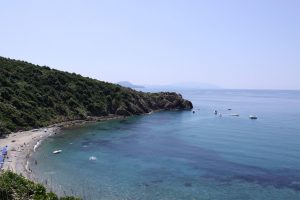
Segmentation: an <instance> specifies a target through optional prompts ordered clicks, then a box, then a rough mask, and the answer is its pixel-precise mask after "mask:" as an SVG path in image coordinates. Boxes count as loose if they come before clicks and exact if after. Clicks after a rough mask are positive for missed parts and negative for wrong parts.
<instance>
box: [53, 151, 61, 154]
mask: <svg viewBox="0 0 300 200" xmlns="http://www.w3.org/2000/svg"><path fill="white" fill-rule="evenodd" d="M61 152H62V150H55V151H53V153H54V154H58V153H61Z"/></svg>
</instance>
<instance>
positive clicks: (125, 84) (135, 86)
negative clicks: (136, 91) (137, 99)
mask: <svg viewBox="0 0 300 200" xmlns="http://www.w3.org/2000/svg"><path fill="white" fill-rule="evenodd" d="M117 84H119V85H121V86H123V87H129V88H144V86H142V85H134V84H132V83H130V82H129V81H120V82H117Z"/></svg>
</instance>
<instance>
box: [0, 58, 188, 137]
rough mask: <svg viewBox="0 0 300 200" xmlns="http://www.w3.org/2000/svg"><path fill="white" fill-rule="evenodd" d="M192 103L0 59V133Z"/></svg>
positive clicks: (177, 97)
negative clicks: (91, 117) (89, 117)
mask: <svg viewBox="0 0 300 200" xmlns="http://www.w3.org/2000/svg"><path fill="white" fill-rule="evenodd" d="M192 107H193V106H192V103H191V102H189V101H187V100H184V99H183V98H182V96H181V95H179V94H176V93H143V92H138V91H135V90H132V89H130V88H124V87H122V86H120V85H116V84H111V83H107V82H102V81H98V80H95V79H91V78H86V77H82V76H81V75H78V74H74V73H68V72H62V71H58V70H55V69H50V68H49V67H45V66H38V65H34V64H31V63H28V62H24V61H18V60H13V59H8V58H3V57H0V135H1V134H6V133H9V132H11V131H17V130H23V129H29V128H37V127H42V126H47V125H50V124H53V123H57V122H62V121H67V120H75V119H86V118H87V117H88V116H107V115H110V114H114V115H123V116H129V115H139V114H143V113H148V112H151V111H154V110H160V109H166V110H168V109H191V108H192Z"/></svg>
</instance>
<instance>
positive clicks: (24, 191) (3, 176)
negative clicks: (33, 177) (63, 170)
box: [0, 171, 79, 200]
mask: <svg viewBox="0 0 300 200" xmlns="http://www.w3.org/2000/svg"><path fill="white" fill-rule="evenodd" d="M0 199H1V200H21V199H22V200H25V199H26V200H28V199H33V200H79V199H78V198H75V197H61V198H58V197H57V195H56V194H54V193H53V192H49V193H47V192H46V188H45V187H44V186H42V185H41V184H36V183H34V182H32V181H30V180H28V179H26V178H24V177H23V176H20V175H17V174H15V173H13V172H10V171H5V172H3V173H1V172H0Z"/></svg>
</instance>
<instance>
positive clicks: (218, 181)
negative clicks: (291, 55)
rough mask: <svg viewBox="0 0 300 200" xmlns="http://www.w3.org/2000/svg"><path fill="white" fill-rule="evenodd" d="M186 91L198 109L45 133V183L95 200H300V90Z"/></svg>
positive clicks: (39, 171) (40, 159) (41, 163)
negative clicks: (216, 112) (58, 132)
mask: <svg viewBox="0 0 300 200" xmlns="http://www.w3.org/2000/svg"><path fill="white" fill-rule="evenodd" d="M180 92H181V93H182V94H183V96H184V98H186V99H189V100H191V101H192V102H193V104H194V111H195V113H194V114H193V112H191V111H163V112H156V113H153V114H150V115H143V116H135V117H130V118H127V119H122V120H112V121H106V122H97V123H92V124H88V125H84V126H81V127H73V128H68V129H64V130H63V131H62V132H63V133H62V134H59V135H55V136H53V137H50V138H48V139H46V140H45V141H44V142H43V144H42V145H41V146H40V148H39V150H38V151H37V152H36V153H35V154H34V155H33V157H32V161H33V160H37V165H35V164H32V165H31V168H32V170H33V172H34V173H35V174H36V175H37V177H39V178H38V181H40V182H41V183H43V184H47V186H48V188H49V189H50V190H53V191H55V192H58V193H59V194H60V195H66V194H68V195H78V196H80V197H82V198H83V199H93V200H102V199H105V200H119V199H130V200H142V199H146V200H147V199H149V200H152V199H153V200H160V199H165V200H179V199H184V200H189V199H190V200H194V199H195V200H300V91H268V90H259V91H256V90H190V91H180ZM228 109H232V110H228ZM214 110H218V111H219V112H220V113H222V117H219V116H215V115H214ZM230 114H239V115H240V116H238V117H235V116H231V115H230ZM249 115H257V117H258V119H257V120H250V119H249ZM57 149H61V150H62V153H61V154H56V155H54V154H52V152H53V151H54V150H57ZM91 156H94V157H96V160H90V157H91ZM32 163H34V162H32Z"/></svg>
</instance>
